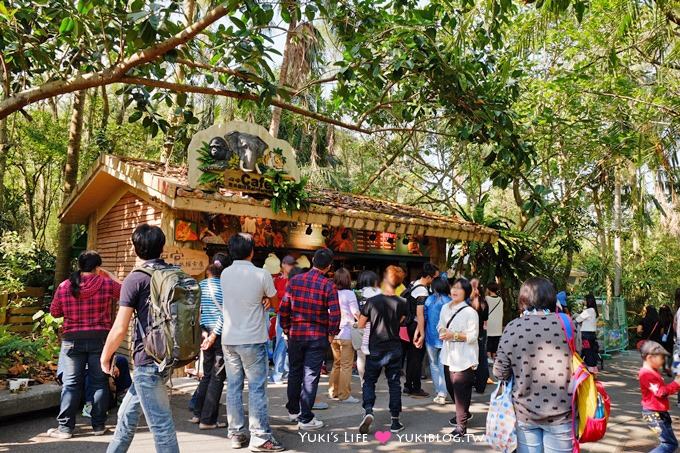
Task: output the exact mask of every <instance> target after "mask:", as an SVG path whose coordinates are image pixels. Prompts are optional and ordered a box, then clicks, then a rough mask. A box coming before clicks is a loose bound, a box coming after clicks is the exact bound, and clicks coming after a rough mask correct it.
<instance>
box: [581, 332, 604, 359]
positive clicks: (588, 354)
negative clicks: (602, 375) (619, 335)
mask: <svg viewBox="0 0 680 453" xmlns="http://www.w3.org/2000/svg"><path fill="white" fill-rule="evenodd" d="M581 343H582V344H583V347H582V348H581V357H583V361H584V362H585V363H586V366H590V367H596V366H597V362H598V361H599V359H600V346H599V345H598V344H597V335H596V334H595V332H581Z"/></svg>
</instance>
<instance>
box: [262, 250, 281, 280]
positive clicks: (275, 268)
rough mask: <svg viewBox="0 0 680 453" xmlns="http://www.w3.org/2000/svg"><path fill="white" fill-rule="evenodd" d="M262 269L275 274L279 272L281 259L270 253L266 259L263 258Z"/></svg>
mask: <svg viewBox="0 0 680 453" xmlns="http://www.w3.org/2000/svg"><path fill="white" fill-rule="evenodd" d="M262 269H264V270H266V271H267V272H269V273H270V274H272V275H276V274H278V273H279V272H281V260H280V259H279V257H278V256H276V254H274V253H270V254H269V256H267V259H266V260H264V266H262Z"/></svg>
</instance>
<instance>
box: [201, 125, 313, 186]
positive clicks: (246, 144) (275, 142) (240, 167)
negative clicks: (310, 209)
mask: <svg viewBox="0 0 680 453" xmlns="http://www.w3.org/2000/svg"><path fill="white" fill-rule="evenodd" d="M188 151H189V156H188V157H189V159H188V160H189V185H190V186H192V187H199V186H201V185H202V184H201V182H200V181H199V180H200V179H201V178H202V175H203V174H204V173H206V174H207V173H217V174H219V173H220V172H222V171H225V170H236V171H242V172H243V173H254V174H257V175H261V174H262V172H263V171H264V170H265V169H266V168H267V167H270V168H276V169H279V170H283V171H284V172H285V173H286V174H287V175H288V176H290V177H292V178H294V179H296V180H299V178H300V170H299V168H298V167H297V164H296V159H295V151H294V150H293V148H292V147H291V146H290V144H289V143H288V142H286V141H284V140H280V139H277V138H275V137H273V136H272V135H271V134H269V132H268V131H267V130H266V129H265V128H264V127H262V126H260V125H257V124H253V123H247V122H243V121H231V122H229V123H225V124H216V125H214V126H211V127H209V128H208V129H205V130H202V131H199V132H197V133H196V134H195V135H194V136H193V138H192V140H191V143H190V144H189V149H188Z"/></svg>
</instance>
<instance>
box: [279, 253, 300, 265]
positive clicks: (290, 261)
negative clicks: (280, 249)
mask: <svg viewBox="0 0 680 453" xmlns="http://www.w3.org/2000/svg"><path fill="white" fill-rule="evenodd" d="M281 264H292V265H293V266H296V265H297V260H296V259H295V258H294V257H293V256H292V255H286V256H284V257H283V259H282V260H281Z"/></svg>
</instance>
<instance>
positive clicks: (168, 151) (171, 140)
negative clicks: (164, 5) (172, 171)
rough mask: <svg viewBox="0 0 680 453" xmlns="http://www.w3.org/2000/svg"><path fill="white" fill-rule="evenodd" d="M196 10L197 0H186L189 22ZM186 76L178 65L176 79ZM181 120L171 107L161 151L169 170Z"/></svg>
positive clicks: (179, 81)
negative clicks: (176, 132) (168, 125)
mask: <svg viewBox="0 0 680 453" xmlns="http://www.w3.org/2000/svg"><path fill="white" fill-rule="evenodd" d="M195 12H196V1H195V0H186V1H185V2H184V16H185V18H186V21H187V24H190V23H192V22H193V21H194V13H195ZM185 78H186V74H185V73H184V66H182V65H178V66H177V71H176V72H175V79H176V81H177V83H180V84H181V83H184V79H185ZM179 96H186V94H184V93H177V94H175V104H174V106H173V107H176V106H178V105H179V103H178V102H177V100H178V98H179ZM180 121H181V116H180V115H176V114H175V111H174V108H171V110H170V116H169V118H168V123H169V124H170V127H169V128H168V132H167V133H166V134H165V141H164V142H163V151H161V162H162V163H164V164H165V168H166V170H167V168H168V165H169V164H170V159H171V158H172V151H173V149H174V147H175V131H176V130H177V127H178V126H179V124H180Z"/></svg>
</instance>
